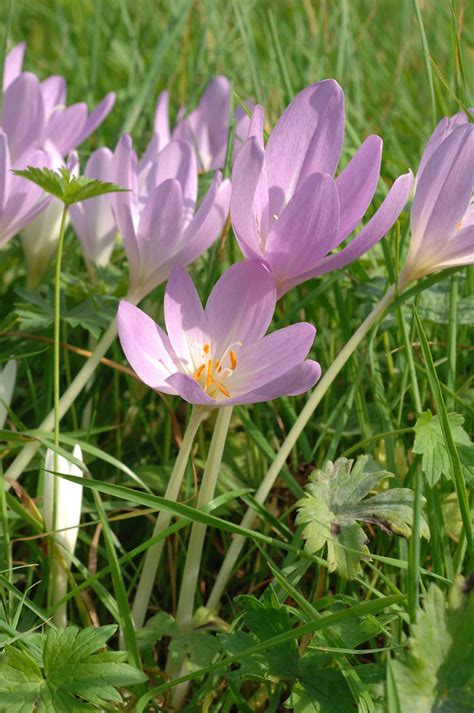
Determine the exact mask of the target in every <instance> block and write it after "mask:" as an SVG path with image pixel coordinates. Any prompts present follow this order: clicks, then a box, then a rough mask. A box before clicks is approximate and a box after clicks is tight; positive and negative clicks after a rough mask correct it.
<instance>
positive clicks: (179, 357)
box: [118, 260, 321, 408]
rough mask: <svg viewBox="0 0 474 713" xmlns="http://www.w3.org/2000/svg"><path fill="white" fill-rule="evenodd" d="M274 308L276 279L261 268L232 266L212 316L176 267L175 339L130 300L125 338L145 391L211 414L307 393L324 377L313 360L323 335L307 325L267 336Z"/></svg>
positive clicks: (169, 322)
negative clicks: (318, 336)
mask: <svg viewBox="0 0 474 713" xmlns="http://www.w3.org/2000/svg"><path fill="white" fill-rule="evenodd" d="M275 303H276V289H275V284H274V282H273V279H272V277H271V274H270V272H269V271H268V270H267V269H266V268H265V267H264V265H262V264H261V263H260V262H258V261H252V260H250V261H246V262H243V263H236V264H234V265H232V267H230V268H229V269H228V270H227V271H226V272H225V273H224V275H223V276H222V277H221V278H220V279H219V280H218V282H217V283H216V285H215V287H214V289H213V290H212V292H211V294H210V296H209V299H208V301H207V304H206V308H205V309H203V307H202V304H201V301H200V299H199V297H198V294H197V292H196V289H195V287H194V285H193V282H192V281H191V278H190V277H189V276H188V274H187V273H186V272H185V271H184V270H183V269H179V268H176V269H175V270H174V271H173V272H172V274H171V276H170V279H169V281H168V284H167V286H166V292H165V301H164V315H165V324H166V329H167V332H168V334H166V333H165V332H164V331H163V330H162V329H160V327H159V326H158V325H157V324H156V323H155V322H154V321H153V320H152V319H151V318H150V317H148V316H147V315H146V314H145V313H144V312H142V310H140V309H138V308H137V307H135V306H133V305H132V304H130V303H128V302H125V301H123V302H121V303H120V306H119V311H118V332H119V338H120V341H121V344H122V348H123V350H124V352H125V355H126V357H127V359H128V361H129V363H130V365H131V366H132V368H133V369H134V370H135V372H136V373H137V375H138V376H139V377H140V379H141V380H142V381H143V382H144V383H145V384H147V385H148V386H150V387H151V388H153V389H156V390H157V391H162V392H163V393H166V394H175V395H179V396H181V397H182V398H183V399H184V400H185V401H188V402H190V403H192V404H199V405H202V406H206V407H210V408H212V407H216V406H228V405H231V404H246V403H256V402H259V401H268V400H271V399H275V398H278V397H279V396H283V395H295V394H301V393H303V392H305V391H307V390H308V389H310V388H311V387H312V386H313V385H314V384H315V383H316V381H317V380H318V378H319V376H320V373H321V370H320V366H319V364H318V363H317V362H315V361H311V360H309V359H306V356H307V355H308V352H309V350H310V348H311V346H312V344H313V340H314V335H315V332H316V330H315V328H314V327H313V326H312V325H311V324H308V323H306V322H300V323H299V324H293V325H291V326H289V327H285V328H284V329H279V330H277V331H276V332H272V333H271V334H268V335H267V336H264V335H265V332H266V331H267V329H268V327H269V325H270V322H271V319H272V316H273V312H274V309H275Z"/></svg>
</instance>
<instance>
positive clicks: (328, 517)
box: [296, 456, 429, 579]
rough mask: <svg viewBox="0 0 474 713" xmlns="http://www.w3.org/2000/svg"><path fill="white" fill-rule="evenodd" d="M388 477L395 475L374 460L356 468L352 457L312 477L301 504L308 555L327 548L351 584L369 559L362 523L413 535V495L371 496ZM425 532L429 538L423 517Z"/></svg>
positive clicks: (403, 491) (363, 459) (397, 491)
mask: <svg viewBox="0 0 474 713" xmlns="http://www.w3.org/2000/svg"><path fill="white" fill-rule="evenodd" d="M387 477H393V476H392V474H391V473H388V472H387V471H385V470H383V469H382V468H381V467H380V466H379V465H378V464H377V463H376V462H375V461H374V460H373V459H371V458H369V456H360V457H359V458H358V460H357V462H356V464H355V465H354V466H353V461H351V460H347V458H339V460H337V461H336V462H335V463H332V462H331V461H329V462H328V463H327V464H326V467H325V468H324V470H315V471H313V473H312V474H311V476H310V481H311V482H310V483H309V484H308V486H307V488H306V490H307V494H306V495H305V497H304V498H302V499H301V500H299V501H298V503H297V507H298V515H297V518H296V522H297V524H299V525H301V524H302V525H304V526H305V527H304V530H303V537H304V538H305V540H306V543H305V549H306V551H307V552H310V553H311V554H314V553H315V552H318V551H319V550H321V549H322V548H323V547H324V546H325V545H326V546H327V559H328V563H329V570H330V571H331V572H333V571H335V570H337V571H338V572H339V574H340V575H341V576H342V577H344V578H346V579H352V578H353V577H355V576H357V574H358V573H359V571H360V560H361V559H363V558H364V557H365V556H366V555H369V554H370V553H369V549H368V547H367V542H368V541H367V536H366V534H365V532H364V530H363V529H362V527H361V526H360V525H359V522H367V523H371V524H373V525H378V526H379V527H381V528H382V529H383V530H385V531H389V532H394V533H395V534H398V535H403V536H404V537H409V536H410V535H411V522H412V520H413V492H412V491H411V490H409V489H408V488H392V489H391V490H383V491H381V492H379V493H377V494H376V495H373V496H372V497H366V496H368V494H369V493H370V491H371V490H373V489H374V488H375V487H377V486H378V485H379V484H380V483H381V481H382V480H384V479H385V478H387ZM420 533H421V535H422V536H423V537H425V538H428V537H429V530H428V526H427V524H426V522H425V520H424V519H423V518H422V520H421V527H420ZM353 550H356V551H353Z"/></svg>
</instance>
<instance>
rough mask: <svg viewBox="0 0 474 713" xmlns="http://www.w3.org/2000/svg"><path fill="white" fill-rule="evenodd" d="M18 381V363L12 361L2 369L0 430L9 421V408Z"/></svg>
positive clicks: (0, 370) (0, 373)
mask: <svg viewBox="0 0 474 713" xmlns="http://www.w3.org/2000/svg"><path fill="white" fill-rule="evenodd" d="M15 381H16V361H15V360H14V359H10V361H7V363H6V365H5V366H4V367H3V369H1V368H0V428H3V427H4V425H5V421H6V420H7V413H8V407H9V406H10V404H11V400H12V396H13V390H14V388H15Z"/></svg>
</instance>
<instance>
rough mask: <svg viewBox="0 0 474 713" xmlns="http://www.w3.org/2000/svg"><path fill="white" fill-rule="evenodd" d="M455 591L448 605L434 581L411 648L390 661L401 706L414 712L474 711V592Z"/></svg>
mask: <svg viewBox="0 0 474 713" xmlns="http://www.w3.org/2000/svg"><path fill="white" fill-rule="evenodd" d="M462 586H463V584H462V583H457V585H455V590H454V597H453V598H454V600H455V601H454V603H452V604H451V606H450V607H447V602H446V600H445V596H444V595H443V593H442V591H441V590H440V589H438V587H437V586H436V585H434V584H432V585H431V587H430V589H429V591H428V594H427V596H426V598H425V602H424V608H423V611H421V612H420V613H419V617H418V623H417V624H415V625H414V626H413V634H412V637H411V639H410V642H409V643H410V650H409V651H408V652H407V653H403V654H401V655H400V656H398V657H397V658H396V659H395V660H394V661H392V664H391V666H392V673H393V676H394V681H395V684H396V687H397V693H398V698H399V701H400V708H401V710H402V711H405V710H407V711H410V713H430V712H433V713H435V712H436V713H471V712H472V710H474V666H473V665H472V662H473V661H474V595H473V594H472V592H470V593H469V594H468V595H467V596H465V595H463V594H462V591H461V589H462Z"/></svg>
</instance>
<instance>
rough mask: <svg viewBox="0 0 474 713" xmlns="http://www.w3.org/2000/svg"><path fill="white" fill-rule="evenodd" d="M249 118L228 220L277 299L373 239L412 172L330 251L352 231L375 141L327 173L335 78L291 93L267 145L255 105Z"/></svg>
mask: <svg viewBox="0 0 474 713" xmlns="http://www.w3.org/2000/svg"><path fill="white" fill-rule="evenodd" d="M253 123H254V130H253V131H251V132H250V134H251V135H250V138H248V139H247V141H246V142H245V143H244V145H243V146H242V148H241V149H240V150H239V152H238V153H237V156H236V159H235V162H234V168H233V172H232V200H231V221H232V226H233V228H234V231H235V234H236V237H237V240H238V242H239V245H240V248H241V250H242V252H243V253H244V255H245V257H247V258H254V259H259V260H263V261H264V262H265V264H266V265H267V266H268V267H269V269H270V270H271V272H272V275H273V277H274V280H275V282H276V284H277V288H278V296H279V297H281V296H282V295H283V294H285V292H287V291H288V290H289V289H290V288H291V287H294V286H295V285H298V284H300V283H302V282H305V281H306V280H309V279H310V278H312V277H316V276H317V275H323V274H324V273H326V272H329V271H330V270H335V269H339V268H342V267H344V266H345V265H347V264H348V263H350V262H353V261H354V260H356V259H357V258H359V257H360V256H361V255H363V254H364V253H365V252H367V250H369V249H370V248H371V247H372V246H373V245H375V244H376V243H377V242H378V241H379V240H380V239H381V238H382V237H383V236H384V235H385V234H386V233H387V231H388V230H389V229H390V228H391V227H392V225H393V224H394V223H395V221H396V220H397V218H398V216H399V214H400V212H401V211H402V209H403V207H404V205H405V203H406V201H407V199H408V196H409V193H410V190H411V187H412V183H413V176H412V174H411V173H410V172H409V173H407V174H404V175H402V176H400V177H399V178H398V179H397V180H396V181H395V182H394V184H393V186H392V187H391V189H390V191H389V192H388V195H387V196H386V198H385V200H384V201H383V203H382V205H381V206H380V208H379V209H378V211H377V212H376V213H375V215H374V216H373V217H372V218H371V219H370V220H369V221H368V222H367V224H366V225H364V227H363V228H362V229H361V230H360V232H359V233H358V234H357V235H356V236H355V237H354V238H353V239H352V241H351V242H350V243H349V244H348V245H347V246H346V247H345V248H343V249H342V250H341V251H340V252H339V253H336V254H334V255H330V254H329V253H331V251H332V250H334V249H335V248H336V247H337V246H338V245H340V244H341V243H342V242H343V241H344V240H345V239H346V238H347V237H348V236H349V235H350V234H351V233H352V232H353V230H354V229H355V228H356V226H357V225H358V223H359V222H360V220H361V219H362V217H363V215H364V213H365V212H366V210H367V208H368V206H369V204H370V202H371V200H372V198H373V195H374V193H375V189H376V186H377V182H378V178H379V173H380V161H381V153H382V139H380V138H379V137H378V136H369V137H368V138H367V139H366V140H365V141H364V143H363V144H362V146H361V147H360V148H359V149H358V151H357V152H356V154H355V155H354V157H353V158H352V160H351V161H350V162H349V164H348V165H347V166H346V168H345V169H344V170H343V171H342V173H341V174H340V175H339V176H338V177H337V178H336V179H334V175H335V171H336V168H337V165H338V162H339V157H340V153H341V149H342V145H343V140H344V95H343V92H342V89H341V88H340V86H339V85H338V84H337V82H335V81H334V80H325V81H322V82H319V83H318V84H314V85H312V86H310V87H308V88H306V89H305V90H303V91H302V92H301V93H300V94H298V96H297V97H296V98H295V99H294V100H293V101H292V102H291V104H290V105H289V106H288V107H287V109H286V110H285V111H284V112H283V114H282V116H281V117H280V119H279V120H278V122H277V124H276V126H275V128H274V129H273V131H272V133H271V135H270V138H269V140H268V143H267V145H266V147H264V143H263V110H262V109H261V107H256V109H255V112H254V122H253ZM259 123H260V127H261V128H260V131H257V130H256V128H255V127H256V126H257V125H258V124H259Z"/></svg>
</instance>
